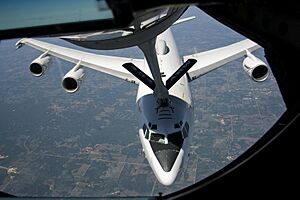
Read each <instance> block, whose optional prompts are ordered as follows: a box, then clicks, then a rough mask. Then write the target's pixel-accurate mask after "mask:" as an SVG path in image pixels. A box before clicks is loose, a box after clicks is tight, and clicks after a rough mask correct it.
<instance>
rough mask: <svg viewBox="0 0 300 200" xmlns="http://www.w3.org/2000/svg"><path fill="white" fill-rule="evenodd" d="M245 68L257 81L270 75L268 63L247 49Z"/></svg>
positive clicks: (263, 79)
mask: <svg viewBox="0 0 300 200" xmlns="http://www.w3.org/2000/svg"><path fill="white" fill-rule="evenodd" d="M243 68H244V70H245V72H247V74H248V75H249V76H250V77H251V78H252V79H253V80H255V81H257V82H262V81H265V80H266V79H267V78H268V76H269V70H268V67H267V65H266V63H264V62H263V61H262V60H260V59H259V58H257V57H255V56H254V55H253V54H251V53H250V52H249V51H247V57H246V58H245V59H244V61H243Z"/></svg>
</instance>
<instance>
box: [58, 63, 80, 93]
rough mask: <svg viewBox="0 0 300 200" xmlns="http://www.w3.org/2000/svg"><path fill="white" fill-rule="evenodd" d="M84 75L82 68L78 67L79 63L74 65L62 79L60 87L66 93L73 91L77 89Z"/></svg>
mask: <svg viewBox="0 0 300 200" xmlns="http://www.w3.org/2000/svg"><path fill="white" fill-rule="evenodd" d="M83 77H84V70H83V69H82V68H80V63H78V64H77V65H75V67H74V68H73V69H71V70H70V71H69V72H68V73H67V74H66V75H65V76H64V77H63V80H62V87H63V88H64V89H65V91H66V92H68V93H75V92H77V91H78V90H79V86H80V85H81V83H82V81H83Z"/></svg>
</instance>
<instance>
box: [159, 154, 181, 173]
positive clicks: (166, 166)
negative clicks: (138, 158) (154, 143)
mask: <svg viewBox="0 0 300 200" xmlns="http://www.w3.org/2000/svg"><path fill="white" fill-rule="evenodd" d="M178 153H179V151H176V150H162V151H157V152H156V153H155V155H156V157H157V160H158V162H159V163H160V165H161V167H162V168H163V170H164V171H165V172H169V171H171V169H172V167H173V165H174V163H175V160H176V158H177V156H178Z"/></svg>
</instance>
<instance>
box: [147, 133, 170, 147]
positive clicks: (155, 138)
mask: <svg viewBox="0 0 300 200" xmlns="http://www.w3.org/2000/svg"><path fill="white" fill-rule="evenodd" d="M150 141H151V142H158V143H162V144H166V143H167V139H166V137H165V135H163V134H160V133H154V132H153V133H151V136H150Z"/></svg>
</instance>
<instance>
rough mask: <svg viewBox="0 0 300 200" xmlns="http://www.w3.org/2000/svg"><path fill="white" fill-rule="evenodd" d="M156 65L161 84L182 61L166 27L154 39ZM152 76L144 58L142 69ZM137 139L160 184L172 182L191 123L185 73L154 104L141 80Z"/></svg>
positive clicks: (182, 157)
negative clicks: (166, 98)
mask: <svg viewBox="0 0 300 200" xmlns="http://www.w3.org/2000/svg"><path fill="white" fill-rule="evenodd" d="M156 52H157V59H158V64H159V68H160V72H161V77H162V81H163V82H164V84H165V83H166V81H167V80H168V78H169V77H170V76H171V75H172V74H173V73H174V72H175V71H176V70H177V69H178V68H179V67H180V66H181V65H182V64H183V62H182V60H181V58H180V57H179V54H178V51H177V47H176V44H175V41H174V38H173V36H172V33H171V30H170V29H167V30H166V31H165V32H163V33H162V34H161V35H159V36H158V37H157V40H156ZM142 70H143V71H144V72H145V73H146V74H147V75H148V76H150V77H151V78H152V75H151V72H150V69H149V66H148V64H147V62H146V61H145V64H144V69H142ZM136 103H137V114H138V119H139V131H138V134H139V138H140V140H141V143H142V147H143V151H144V153H145V156H146V158H147V160H148V162H149V164H150V166H151V168H152V170H153V172H154V174H155V176H156V177H157V179H158V180H159V182H160V183H162V184H164V185H170V184H172V183H173V182H174V181H175V179H176V176H177V174H178V172H179V170H180V167H181V165H182V162H183V160H184V155H185V154H187V147H188V139H189V138H190V132H191V131H190V129H191V127H192V122H193V105H192V97H191V92H190V89H189V82H188V78H187V76H186V75H184V76H182V77H181V78H180V79H179V80H178V81H177V82H176V84H175V85H174V86H173V87H172V88H170V89H169V103H168V104H166V105H164V106H162V105H160V104H158V103H157V97H156V96H155V93H154V92H153V90H151V89H150V88H149V87H148V86H146V85H145V84H143V83H140V84H139V88H138V93H137V99H136Z"/></svg>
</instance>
